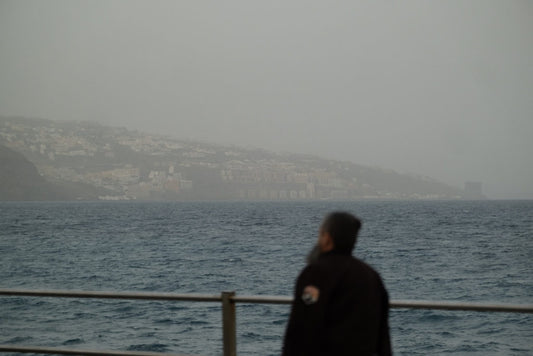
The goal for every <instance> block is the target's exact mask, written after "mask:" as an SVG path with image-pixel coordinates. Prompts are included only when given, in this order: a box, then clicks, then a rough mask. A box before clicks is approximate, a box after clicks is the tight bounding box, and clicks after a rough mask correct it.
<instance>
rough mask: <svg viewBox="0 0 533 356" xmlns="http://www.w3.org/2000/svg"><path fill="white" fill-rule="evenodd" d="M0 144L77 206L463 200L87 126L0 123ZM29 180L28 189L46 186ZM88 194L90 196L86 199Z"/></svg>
mask: <svg viewBox="0 0 533 356" xmlns="http://www.w3.org/2000/svg"><path fill="white" fill-rule="evenodd" d="M0 144H4V145H5V146H7V147H9V148H10V149H12V150H15V151H17V152H19V153H22V154H23V155H24V156H25V157H26V158H27V159H28V160H29V161H31V162H32V163H33V164H34V165H35V166H36V167H37V170H38V172H39V174H40V175H42V176H43V177H44V178H46V180H48V181H51V182H55V181H58V182H61V184H62V186H65V184H67V183H66V182H69V183H68V184H76V185H82V186H83V187H84V189H83V190H84V191H85V194H81V195H80V194H78V198H81V199H96V198H98V197H99V198H100V199H140V200H225V199H231V200H315V199H458V198H461V195H462V194H463V192H462V191H461V190H460V189H457V188H453V187H450V186H447V185H446V184H443V183H441V182H438V181H436V180H434V179H430V178H427V177H417V176H412V175H405V174H399V173H397V172H394V171H391V170H385V169H380V168H374V167H367V166H362V165H357V164H354V163H351V162H340V161H333V160H326V159H323V158H320V157H315V156H307V155H295V154H277V153H273V152H268V151H265V150H261V149H245V148H240V147H235V146H221V145H212V144H207V143H199V142H192V141H185V140H178V139H175V138H172V137H166V136H161V135H149V134H145V133H139V132H137V131H131V130H128V129H126V128H117V127H107V126H103V125H99V124H95V123H87V122H81V123H79V122H56V121H50V120H40V119H25V118H7V117H0ZM24 167H25V168H24V169H25V170H26V171H28V172H29V170H31V168H30V166H28V165H27V164H26V166H24ZM33 168H35V167H33ZM21 169H22V168H21ZM32 172H33V173H31V175H30V176H31V177H32V178H31V181H33V182H35V184H36V185H37V186H39V184H44V183H42V182H43V177H41V176H40V175H39V174H38V173H36V171H32ZM2 174H3V175H7V176H9V174H10V173H9V172H8V171H7V170H6V171H5V172H4V170H3V173H2ZM27 174H30V173H27ZM36 174H37V176H39V177H37V176H36ZM5 179H8V180H9V178H5ZM39 179H40V180H39ZM89 186H91V187H94V188H95V189H94V190H93V191H92V192H91V193H90V194H87V187H89ZM26 187H27V189H29V190H28V192H30V191H31V192H33V193H32V194H35V196H37V195H38V194H39V193H38V189H34V190H31V189H30V188H29V186H28V185H26ZM103 191H105V192H107V193H105V194H104V193H102V192H103Z"/></svg>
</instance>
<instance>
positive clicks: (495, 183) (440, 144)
mask: <svg viewBox="0 0 533 356" xmlns="http://www.w3.org/2000/svg"><path fill="white" fill-rule="evenodd" d="M0 115H20V116H29V117H40V118H48V119H56V120H91V121H97V122H100V123H102V124H109V125H113V126H125V127H127V128H131V129H140V130H145V131H149V132H154V133H165V134H170V135H172V136H175V137H177V138H186V139H195V140H201V141H207V142H213V143H224V144H228V143H229V144H236V145H242V146H247V145H248V146H253V147H260V148H266V149H269V150H273V151H277V152H283V151H289V152H297V153H311V154H316V155H320V156H323V157H326V158H334V159H341V160H347V161H352V162H355V163H360V164H366V165H372V166H379V167H384V168H392V169H394V170H397V171H400V172H410V173H414V174H420V175H426V176H430V177H433V178H436V179H439V180H441V181H443V182H446V183H449V184H452V185H455V186H458V187H462V186H463V184H464V182H465V181H470V180H475V181H482V182H483V188H484V192H485V193H486V194H487V195H489V197H491V198H530V199H532V198H533V158H532V157H531V156H532V155H533V1H526V0H524V1H513V0H508V1H500V0H498V1H491V0H479V1H463V0H455V1H427V0H421V1H353V0H352V1H312V0H298V1H290V0H281V1H272V0H268V1H254V0H240V1H236V0H226V1H216V0H213V1H200V0H190V1H189V0H187V1H185V0H183V1H179V0H176V1H132V0H128V1H121V0H116V1H97V0H91V1H72V0H65V1H25V0H14V1H6V0H0Z"/></svg>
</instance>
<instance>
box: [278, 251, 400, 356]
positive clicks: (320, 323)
mask: <svg viewBox="0 0 533 356" xmlns="http://www.w3.org/2000/svg"><path fill="white" fill-rule="evenodd" d="M308 286H312V287H311V289H312V290H315V291H316V290H318V291H319V295H318V299H317V300H316V302H313V301H309V300H307V302H305V301H304V299H305V298H302V296H303V294H304V290H307V291H309V288H307V289H306V287H308ZM388 311H389V297H388V294H387V291H386V290H385V287H384V285H383V282H382V281H381V278H380V276H379V274H378V273H377V272H376V271H375V270H374V269H372V267H370V266H369V265H367V264H366V263H364V262H362V261H360V260H358V259H357V258H354V257H352V256H351V255H347V254H342V253H338V252H334V251H332V252H328V253H326V254H323V255H321V256H320V257H319V258H318V260H317V261H316V262H314V263H311V264H309V265H308V266H307V267H306V268H305V269H304V270H303V271H302V273H301V274H300V276H299V277H298V279H297V282H296V288H295V292H294V302H293V304H292V310H291V315H290V318H289V323H288V325H287V330H286V332H285V340H284V344H283V356H296V355H301V356H319V355H320V356H326V355H327V356H342V355H350V356H355V355H380V356H381V355H391V354H392V351H391V343H390V337H389V325H388Z"/></svg>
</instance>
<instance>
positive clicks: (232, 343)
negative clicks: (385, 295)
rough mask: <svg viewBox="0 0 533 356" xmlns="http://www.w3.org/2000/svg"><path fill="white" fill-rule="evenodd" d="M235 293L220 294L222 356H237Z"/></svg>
mask: <svg viewBox="0 0 533 356" xmlns="http://www.w3.org/2000/svg"><path fill="white" fill-rule="evenodd" d="M233 296H235V292H222V337H223V342H224V356H237V326H236V321H235V319H236V318H235V301H234V300H233V299H232V297H233Z"/></svg>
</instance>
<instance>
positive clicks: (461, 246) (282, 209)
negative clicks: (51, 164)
mask: <svg viewBox="0 0 533 356" xmlns="http://www.w3.org/2000/svg"><path fill="white" fill-rule="evenodd" d="M339 209H340V210H348V211H351V212H353V213H354V214H356V215H358V216H359V217H360V218H361V219H362V220H363V228H362V230H361V233H360V237H359V241H358V244H357V247H356V250H355V253H354V254H355V255H356V256H358V257H359V258H361V259H363V260H365V261H366V262H368V263H369V264H371V265H372V266H374V267H375V268H376V269H377V270H378V271H379V272H380V274H381V275H382V277H383V280H384V282H385V284H386V287H387V289H388V291H389V294H390V297H391V299H419V300H420V299H423V300H436V301H437V300H446V301H464V302H497V303H519V304H531V303H532V302H533V273H532V272H533V271H532V267H533V265H532V261H533V201H472V202H468V201H444V202H443V201H430V202H428V201H418V202H417V201H414V202H406V201H404V202H401V201H390V202H386V201H360V202H249V203H247V202H216V203H213V202H202V203H190V202H188V203H155V202H154V203H140V202H135V203H132V202H55V203H43V202H39V203H37V202H24V203H21V202H2V203H0V216H1V220H0V256H1V260H0V288H22V289H72V290H96V291H150V292H175V293H209V294H217V293H220V292H221V291H223V290H235V291H236V292H237V294H243V295H244V294H246V295H250V294H258V295H283V296H289V295H291V293H292V289H293V283H294V280H295V278H296V277H297V275H298V272H299V271H300V270H301V269H302V268H303V267H304V264H305V256H306V254H307V253H308V251H309V249H310V248H311V247H312V245H313V244H314V242H315V239H316V236H317V230H318V225H319V224H320V221H321V219H322V218H323V216H324V215H325V214H326V213H327V212H329V211H332V210H339ZM288 312H289V306H288V305H248V304H242V305H238V306H237V333H238V340H237V342H238V353H239V354H240V355H279V354H280V349H281V342H282V337H283V333H284V329H285V324H286V321H287V316H288ZM390 327H391V335H392V342H393V349H394V353H395V354H396V355H468V356H471V355H532V354H533V316H531V315H530V314H513V313H481V312H462V311H438V310H407V309H393V310H391V313H390ZM0 343H2V344H20V345H39V346H54V347H69V348H83V349H87V348H93V349H98V350H110V349H114V350H137V351H139V350H141V351H161V352H174V353H184V354H194V355H221V354H222V330H221V308H220V305H219V304H218V303H204V302H202V303H196V302H159V301H158V302H152V301H124V300H97V299H94V300H93V299H63V298H32V297H0Z"/></svg>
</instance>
